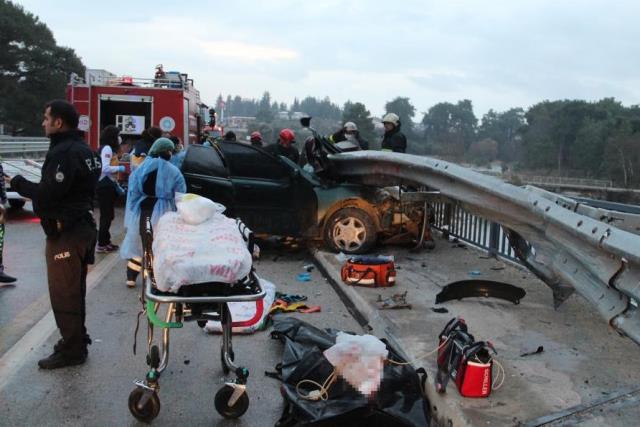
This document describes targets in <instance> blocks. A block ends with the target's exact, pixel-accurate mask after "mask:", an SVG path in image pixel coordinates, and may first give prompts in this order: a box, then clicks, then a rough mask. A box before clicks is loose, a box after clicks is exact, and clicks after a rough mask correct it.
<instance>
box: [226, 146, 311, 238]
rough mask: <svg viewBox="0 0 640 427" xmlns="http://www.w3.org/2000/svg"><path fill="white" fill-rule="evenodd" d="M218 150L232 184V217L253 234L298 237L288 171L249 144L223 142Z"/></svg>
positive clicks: (278, 162)
mask: <svg viewBox="0 0 640 427" xmlns="http://www.w3.org/2000/svg"><path fill="white" fill-rule="evenodd" d="M220 147H221V149H222V152H223V154H224V158H225V160H226V162H227V165H228V168H229V174H230V178H231V182H232V183H233V189H234V200H235V214H236V216H238V217H239V218H241V219H242V221H244V222H245V223H246V224H247V225H248V226H249V227H250V228H251V229H252V230H253V231H255V232H259V233H268V234H280V235H298V234H299V233H300V224H299V221H298V219H297V217H296V212H295V188H293V181H292V176H293V171H292V169H291V168H290V167H289V166H288V165H287V164H286V163H284V162H283V161H281V160H280V159H279V158H276V157H274V156H272V155H270V154H268V153H266V152H264V151H263V150H260V149H258V148H255V147H252V146H250V145H246V144H241V143H234V142H223V143H221V144H220Z"/></svg>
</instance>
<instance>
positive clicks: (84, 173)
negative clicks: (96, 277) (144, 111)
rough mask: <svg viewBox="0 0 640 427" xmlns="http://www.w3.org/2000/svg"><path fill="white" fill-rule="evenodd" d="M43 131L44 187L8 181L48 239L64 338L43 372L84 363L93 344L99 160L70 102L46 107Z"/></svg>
mask: <svg viewBox="0 0 640 427" xmlns="http://www.w3.org/2000/svg"><path fill="white" fill-rule="evenodd" d="M42 127H43V128H44V131H45V134H46V135H47V136H48V137H49V139H50V140H51V144H50V146H49V151H48V152H47V156H46V158H45V161H44V164H43V165H42V175H41V176H42V178H41V180H40V183H39V184H36V183H33V182H30V181H28V180H27V179H25V178H24V177H23V176H21V175H17V176H15V177H14V178H10V177H7V178H5V179H6V180H7V181H8V182H10V184H11V187H12V188H14V189H15V190H16V191H17V192H18V193H20V195H22V196H23V197H27V198H29V199H31V200H32V202H33V208H34V212H35V213H36V215H38V216H39V217H40V223H41V225H42V228H43V229H44V232H45V234H46V235H47V242H46V251H45V257H46V262H47V276H48V282H49V297H50V299H51V308H52V309H53V314H54V316H55V319H56V324H57V326H58V329H59V330H60V334H61V335H62V339H61V340H60V341H58V343H57V344H56V345H55V346H54V348H53V353H52V354H51V355H50V356H49V357H47V358H45V359H42V360H40V361H38V365H39V366H40V368H42V369H57V368H63V367H65V366H71V365H79V364H82V363H84V362H85V360H86V358H87V354H88V351H87V345H88V344H91V340H90V339H89V335H87V330H86V329H85V325H84V323H85V294H86V280H87V265H88V264H92V263H93V261H94V250H95V245H96V232H97V230H96V224H95V221H94V220H93V215H92V210H93V196H94V193H95V187H96V182H97V180H98V176H99V174H100V170H101V164H100V159H99V158H98V157H97V156H96V155H95V154H94V153H93V152H92V151H91V149H90V148H89V146H88V145H87V143H86V142H84V141H83V139H82V136H81V134H80V132H79V131H78V129H77V127H78V112H77V111H76V109H75V108H74V107H73V105H71V104H69V103H68V102H66V101H62V100H55V101H51V102H50V103H48V104H47V105H46V106H45V111H44V120H43V121H42Z"/></svg>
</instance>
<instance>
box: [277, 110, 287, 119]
mask: <svg viewBox="0 0 640 427" xmlns="http://www.w3.org/2000/svg"><path fill="white" fill-rule="evenodd" d="M277 117H278V119H280V120H289V112H288V111H278V114H277Z"/></svg>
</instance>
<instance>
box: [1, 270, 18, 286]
mask: <svg viewBox="0 0 640 427" xmlns="http://www.w3.org/2000/svg"><path fill="white" fill-rule="evenodd" d="M16 280H18V279H16V278H15V277H13V276H9V275H8V274H7V273H5V272H4V271H0V283H13V282H15V281H16Z"/></svg>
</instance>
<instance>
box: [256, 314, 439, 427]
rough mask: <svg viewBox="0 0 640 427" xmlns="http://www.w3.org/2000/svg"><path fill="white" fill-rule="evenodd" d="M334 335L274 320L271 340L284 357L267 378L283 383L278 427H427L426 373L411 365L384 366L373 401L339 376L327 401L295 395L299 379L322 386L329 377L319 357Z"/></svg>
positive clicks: (392, 354)
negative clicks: (280, 346)
mask: <svg viewBox="0 0 640 427" xmlns="http://www.w3.org/2000/svg"><path fill="white" fill-rule="evenodd" d="M338 332H339V331H337V330H331V329H326V330H321V329H318V328H316V327H314V326H312V325H309V324H308V323H305V322H303V321H301V320H298V319H295V318H291V317H285V316H276V317H275V320H274V324H273V332H271V337H272V338H273V339H277V340H280V341H281V342H282V343H283V344H284V353H283V355H282V364H279V365H278V366H277V367H276V370H277V374H270V373H267V375H270V376H276V377H278V379H280V380H281V381H282V386H281V392H282V395H283V397H284V400H285V407H284V410H283V413H282V417H281V418H280V420H279V421H278V422H277V423H276V427H292V426H348V427H357V426H372V427H374V426H385V427H396V426H397V427H400V426H403V427H404V426H416V427H418V426H428V425H429V421H430V418H431V413H430V406H429V402H428V401H427V400H426V398H424V397H423V393H422V388H423V386H424V381H425V380H426V372H424V370H423V369H419V370H418V371H416V370H415V369H413V367H412V366H411V365H394V364H389V363H386V362H385V365H384V371H383V377H382V382H381V384H380V390H379V391H378V392H377V393H376V394H375V395H374V396H373V397H372V398H367V397H365V396H364V395H363V394H361V393H360V392H359V391H357V390H356V389H355V388H353V387H352V386H351V385H350V384H348V383H347V382H346V381H345V380H344V379H342V378H340V377H338V379H337V381H336V382H335V383H333V384H332V385H331V386H330V388H329V392H328V399H327V400H315V401H311V400H306V399H303V398H302V397H300V396H299V395H298V393H297V392H296V385H297V384H298V383H299V382H300V381H301V380H304V379H309V380H313V381H315V382H317V383H320V384H322V383H324V382H325V380H326V379H327V378H328V377H329V376H330V375H331V373H332V372H333V366H332V365H331V363H329V361H328V360H327V359H326V358H325V357H324V356H323V355H322V352H323V351H324V350H326V349H328V348H329V347H331V346H333V345H334V344H335V340H336V335H337V333H338ZM383 342H384V343H385V345H386V346H387V349H388V350H389V355H388V358H389V359H392V360H395V361H398V362H404V360H403V359H402V357H401V356H400V355H399V354H398V353H397V352H396V351H395V350H394V349H393V348H392V347H391V346H390V345H389V343H388V342H386V341H384V340H383ZM419 373H421V374H422V377H421V376H420V375H419ZM421 382H422V384H421Z"/></svg>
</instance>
